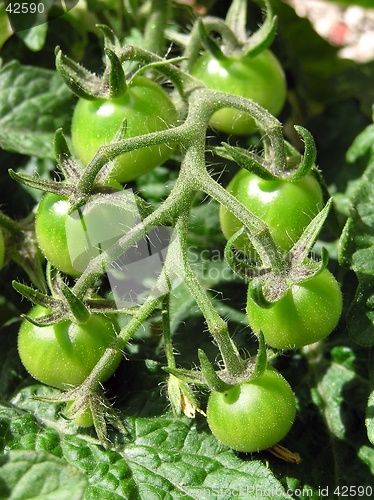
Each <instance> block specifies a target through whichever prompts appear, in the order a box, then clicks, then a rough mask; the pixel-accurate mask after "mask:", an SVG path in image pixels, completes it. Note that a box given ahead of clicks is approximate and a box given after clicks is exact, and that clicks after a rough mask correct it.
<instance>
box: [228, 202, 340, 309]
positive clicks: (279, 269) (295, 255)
mask: <svg viewBox="0 0 374 500" xmlns="http://www.w3.org/2000/svg"><path fill="white" fill-rule="evenodd" d="M331 204H332V199H331V198H330V200H328V202H327V203H326V205H325V206H324V208H323V209H322V210H321V211H320V212H319V213H318V214H317V215H316V216H315V217H314V219H312V221H311V222H310V223H309V225H308V226H307V227H306V229H305V230H304V232H303V234H302V235H301V237H300V238H299V240H298V241H297V242H296V243H295V244H294V246H293V247H292V248H291V250H290V251H289V252H287V253H286V254H285V255H283V256H282V258H281V260H279V255H280V252H279V253H277V255H276V256H275V257H276V258H274V255H272V253H271V252H266V248H265V247H260V246H258V245H257V246H256V251H258V253H259V257H260V259H261V260H262V266H261V265H258V263H257V262H256V263H254V264H251V263H250V262H247V260H245V259H241V258H239V257H238V252H237V251H236V250H234V248H233V247H234V244H235V241H236V240H237V239H238V238H239V237H240V236H241V234H242V233H243V228H241V229H240V230H239V231H237V232H236V233H235V234H234V235H233V236H232V237H231V238H230V239H229V241H228V242H227V244H226V247H225V257H226V261H227V263H228V264H229V266H230V267H231V269H232V270H233V271H234V272H236V273H237V274H239V275H240V276H241V277H242V278H243V279H245V280H246V281H247V282H249V293H250V295H251V297H252V299H253V300H254V301H255V302H256V303H257V304H258V305H260V306H261V307H265V308H266V307H271V305H272V303H274V302H276V301H277V300H279V299H280V298H281V297H282V296H283V295H285V294H286V293H287V291H288V290H289V289H291V288H292V286H294V285H295V284H297V283H301V282H303V281H305V280H307V279H310V278H312V277H313V276H316V275H317V274H319V273H320V272H321V271H322V270H323V269H325V267H326V265H327V262H328V253H327V251H326V250H325V249H323V250H322V256H321V260H320V261H319V262H317V261H314V260H312V259H308V253H309V251H310V250H311V248H312V247H313V245H314V243H315V241H316V239H317V237H318V234H319V233H320V231H321V228H322V226H323V224H324V222H325V220H326V218H327V215H328V213H329V210H330V207H331ZM248 236H249V239H250V240H251V242H252V244H253V245H254V246H255V245H256V241H255V238H254V236H253V235H251V234H250V233H248Z"/></svg>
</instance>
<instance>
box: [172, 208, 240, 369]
mask: <svg viewBox="0 0 374 500" xmlns="http://www.w3.org/2000/svg"><path fill="white" fill-rule="evenodd" d="M175 229H176V232H177V235H178V238H179V245H178V250H179V255H175V256H174V258H175V259H176V260H175V261H177V262H179V263H181V264H182V267H181V272H183V282H184V284H185V285H186V286H187V288H188V290H189V292H190V293H191V295H192V297H193V298H194V299H195V301H196V303H197V305H198V306H199V308H200V310H201V312H202V313H203V315H204V318H205V321H206V323H207V325H208V328H209V331H210V333H211V335H212V336H213V338H214V340H215V341H216V343H217V345H218V348H219V350H220V353H221V356H222V359H223V362H224V364H225V368H226V371H227V374H228V376H229V377H237V376H239V375H241V374H242V373H243V371H244V368H245V366H244V362H243V360H242V359H241V357H240V355H239V353H238V351H237V349H236V346H235V344H234V343H233V341H232V340H231V338H230V335H229V331H228V326H227V323H226V322H225V321H224V320H223V319H222V318H221V317H220V316H219V314H218V313H217V311H216V310H215V309H214V307H213V305H212V303H211V302H210V300H209V297H208V296H207V294H206V292H205V290H204V289H203V288H202V286H201V285H200V282H199V280H198V279H197V278H196V276H195V274H194V273H193V271H192V269H191V266H190V264H189V262H188V258H187V233H188V214H186V213H182V214H181V215H180V217H179V219H178V221H177V224H176V226H175Z"/></svg>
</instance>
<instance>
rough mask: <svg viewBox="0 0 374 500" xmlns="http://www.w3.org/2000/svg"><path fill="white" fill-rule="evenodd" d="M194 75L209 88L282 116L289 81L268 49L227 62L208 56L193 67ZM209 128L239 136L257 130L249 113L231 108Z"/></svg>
mask: <svg viewBox="0 0 374 500" xmlns="http://www.w3.org/2000/svg"><path fill="white" fill-rule="evenodd" d="M192 75H193V76H194V77H196V78H198V79H199V80H201V81H202V82H203V83H205V85H206V86H207V87H208V88H211V89H214V90H220V91H223V92H228V93H230V94H235V95H238V96H241V97H245V98H247V99H251V100H252V101H255V102H256V103H258V104H260V106H262V107H264V108H266V109H267V110H268V111H269V112H270V113H271V114H273V115H278V114H279V113H280V111H281V110H282V108H283V106H284V103H285V100H286V93H287V87H286V78H285V75H284V72H283V69H282V66H281V65H280V63H279V61H278V59H277V58H276V57H275V56H274V54H273V53H272V52H271V51H269V50H264V51H263V52H261V53H260V54H257V55H255V56H253V57H250V56H245V57H243V56H242V57H239V58H230V59H225V60H218V59H216V58H215V57H213V56H212V55H211V54H209V53H205V54H204V55H202V56H201V57H200V58H199V59H198V60H197V62H196V64H195V65H194V66H193V68H192ZM210 125H211V127H212V128H216V129H217V130H220V131H222V132H226V133H227V134H236V135H247V134H251V133H253V132H255V131H256V130H257V129H258V127H257V126H256V123H255V121H254V119H253V118H251V117H250V115H249V114H248V113H245V112H242V111H237V110H235V109H231V108H223V109H220V110H218V111H217V112H216V113H214V115H213V116H212V118H211V120H210Z"/></svg>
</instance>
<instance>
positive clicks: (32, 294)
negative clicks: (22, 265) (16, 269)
mask: <svg viewBox="0 0 374 500" xmlns="http://www.w3.org/2000/svg"><path fill="white" fill-rule="evenodd" d="M12 286H13V288H14V289H15V290H16V291H17V292H18V293H20V294H21V295H22V296H23V297H25V298H26V299H28V300H29V301H30V302H32V303H33V304H38V305H40V306H43V307H46V308H47V309H52V310H53V309H56V308H57V307H58V306H59V301H58V300H57V299H54V298H53V297H50V296H48V295H46V294H45V293H42V292H40V291H39V290H35V288H32V287H30V286H28V285H24V284H23V283H19V282H18V281H16V280H13V281H12Z"/></svg>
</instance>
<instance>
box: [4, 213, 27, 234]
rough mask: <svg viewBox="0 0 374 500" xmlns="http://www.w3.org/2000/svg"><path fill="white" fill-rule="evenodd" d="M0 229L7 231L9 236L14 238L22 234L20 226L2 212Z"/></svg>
mask: <svg viewBox="0 0 374 500" xmlns="http://www.w3.org/2000/svg"><path fill="white" fill-rule="evenodd" d="M0 227H1V228H2V229H6V230H7V231H9V233H10V234H12V235H14V236H16V237H17V236H20V234H21V233H22V225H21V224H20V223H19V222H17V221H15V220H13V219H12V218H11V217H9V216H8V215H5V214H4V213H3V212H1V211H0Z"/></svg>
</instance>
